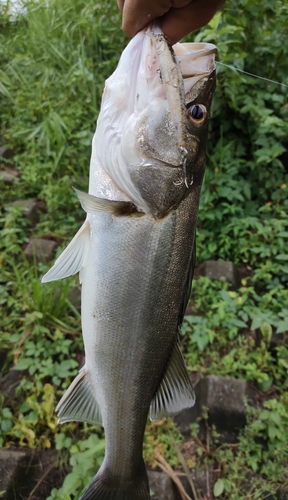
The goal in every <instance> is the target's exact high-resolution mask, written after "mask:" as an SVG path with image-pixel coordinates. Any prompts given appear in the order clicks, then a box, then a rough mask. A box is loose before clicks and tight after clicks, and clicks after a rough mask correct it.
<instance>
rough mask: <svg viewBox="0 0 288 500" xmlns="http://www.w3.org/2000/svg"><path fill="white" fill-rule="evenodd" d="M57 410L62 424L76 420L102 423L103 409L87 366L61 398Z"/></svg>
mask: <svg viewBox="0 0 288 500" xmlns="http://www.w3.org/2000/svg"><path fill="white" fill-rule="evenodd" d="M56 412H57V413H58V417H59V423H60V424H63V423H64V422H72V421H75V420H76V421H77V422H88V423H89V424H100V425H101V424H102V416H101V410H100V407H99V405H98V403H97V401H96V399H95V394H94V391H93V388H92V386H91V384H90V382H89V376H88V375H87V372H86V370H85V367H83V368H82V369H81V370H80V372H79V373H78V375H77V377H76V378H75V379H74V380H73V382H72V384H71V385H70V386H69V388H68V389H67V391H66V392H65V394H64V396H63V397H62V398H61V399H60V401H59V403H58V405H57V407H56Z"/></svg>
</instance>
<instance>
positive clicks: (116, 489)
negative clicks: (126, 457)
mask: <svg viewBox="0 0 288 500" xmlns="http://www.w3.org/2000/svg"><path fill="white" fill-rule="evenodd" d="M143 465H144V464H143ZM150 499H151V497H150V493H149V483H148V477H147V472H146V469H145V467H144V468H143V472H141V474H140V475H137V477H136V478H135V479H134V480H130V481H127V482H126V483H125V482H124V481H121V480H119V478H117V479H116V480H115V479H114V478H113V477H112V476H111V474H110V473H109V472H108V470H107V469H105V468H104V469H102V467H101V469H100V470H99V471H98V473H97V474H96V476H95V477H94V479H93V481H92V482H91V483H90V485H89V486H88V488H87V490H86V491H84V493H83V495H82V496H81V498H80V500H150Z"/></svg>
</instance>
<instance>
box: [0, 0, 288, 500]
mask: <svg viewBox="0 0 288 500" xmlns="http://www.w3.org/2000/svg"><path fill="white" fill-rule="evenodd" d="M24 8H25V12H26V14H25V15H24V16H22V15H17V14H16V15H14V14H13V15H12V14H11V10H9V3H8V6H5V5H4V4H3V3H0V59H1V68H0V117H1V118H0V119H1V142H2V141H3V142H4V143H5V144H7V145H8V146H10V147H11V148H12V149H13V150H14V151H15V153H16V156H15V157H14V159H13V162H14V163H15V165H16V167H17V169H18V171H19V172H20V177H19V178H18V179H17V180H16V182H15V184H14V185H13V186H12V187H11V186H8V187H7V186H6V185H4V184H3V185H1V192H2V193H3V195H4V196H3V200H4V198H5V200H4V202H5V206H4V207H3V208H4V209H5V210H3V211H2V213H1V225H2V232H1V242H0V244H1V258H0V266H1V276H0V278H1V279H0V305H1V308H2V311H3V315H2V319H3V321H2V323H1V347H4V348H5V349H7V351H9V354H8V357H7V361H6V364H5V365H4V368H3V370H4V372H5V376H7V373H8V368H10V369H15V370H18V371H21V373H22V379H21V382H20V383H19V385H18V387H17V390H16V395H17V403H16V404H15V405H14V406H13V407H12V405H11V402H10V401H8V400H7V401H6V400H5V399H4V398H3V397H1V399H0V445H1V446H6V447H9V446H10V445H11V444H13V445H17V446H25V447H27V446H28V447H30V448H38V449H42V448H51V447H55V448H56V449H57V450H58V451H59V453H60V455H61V457H62V458H61V460H62V462H63V466H64V469H65V470H66V469H67V467H68V470H69V473H68V475H67V477H66V479H65V481H64V484H63V486H62V487H61V488H60V489H59V490H56V489H54V490H53V491H52V492H51V494H50V497H49V499H48V500H52V499H53V500H72V498H74V497H75V495H77V496H80V494H81V492H82V491H83V490H84V489H85V488H86V487H87V485H88V483H89V482H90V480H91V479H92V477H93V476H94V474H95V473H96V471H97V470H98V468H99V466H100V465H101V462H102V459H103V455H104V439H103V436H102V434H101V432H100V431H99V429H93V428H92V429H91V428H89V427H88V426H85V425H84V426H83V425H82V424H75V423H71V424H65V425H63V426H62V427H61V430H59V427H58V426H57V418H56V416H55V413H54V410H55V406H56V404H57V401H59V399H60V397H61V395H62V394H63V391H64V390H65V389H66V388H67V387H68V386H69V384H70V383H71V380H72V379H73V377H74V376H75V374H76V373H77V369H78V365H79V361H80V360H81V356H82V353H83V344H82V338H81V326H80V315H79V313H78V312H77V311H76V309H75V307H73V305H72V304H71V301H70V299H69V294H70V291H71V290H72V289H73V288H75V286H76V281H75V279H71V280H70V279H69V280H65V281H63V282H60V283H59V282H57V283H55V284H53V283H52V284H45V285H41V284H40V279H39V277H40V276H41V275H43V274H44V273H45V272H46V271H47V265H46V264H45V265H44V264H41V263H40V264H38V265H37V264H36V263H34V264H32V265H31V263H28V262H26V261H25V259H24V258H23V248H24V245H25V244H26V243H27V241H28V239H29V237H31V236H41V235H51V236H53V238H55V239H57V240H58V241H60V242H61V245H62V246H63V247H64V246H65V244H66V243H67V242H68V241H69V240H70V239H71V238H72V236H73V235H74V234H75V232H76V231H77V229H78V228H79V226H80V224H81V221H82V220H83V218H84V216H83V213H82V211H81V209H80V207H79V203H78V201H77V199H76V197H75V196H74V195H73V192H72V190H71V187H72V185H74V186H77V187H79V188H81V189H83V190H85V189H86V188H87V182H88V170H89V160H90V154H91V138H92V133H93V132H94V128H95V120H96V118H97V114H98V112H99V107H100V101H101V96H102V91H103V86H104V80H105V78H107V77H108V76H109V75H110V74H111V73H112V71H113V70H114V68H115V66H116V64H117V61H118V59H119V56H120V54H121V52H122V50H123V47H124V45H125V44H126V42H127V38H126V37H125V35H124V34H123V32H122V31H121V28H120V26H121V19H120V17H121V16H120V13H119V11H118V8H117V3H116V1H114V0H113V1H112V0H111V1H109V2H102V3H96V4H95V3H93V2H89V1H88V2H87V1H86V2H85V3H83V2H82V0H73V2H72V3H71V0H70V1H67V0H57V2H56V1H55V0H49V6H48V4H47V2H44V1H43V0H39V1H37V2H36V1H35V2H34V0H29V1H27V2H26V1H25V6H24ZM287 16H288V4H287V0H285V1H284V2H281V1H280V0H276V1H274V2H271V0H263V2H261V3H258V4H257V3H255V2H254V1H253V0H240V1H238V2H236V1H235V0H231V1H230V2H226V4H225V5H224V7H223V9H222V12H221V13H218V14H217V15H216V16H215V17H214V19H213V20H212V21H211V22H210V23H209V25H208V26H206V27H204V28H203V29H202V30H201V31H199V32H198V33H196V35H195V34H193V35H191V36H190V37H188V39H190V40H195V41H211V42H215V43H216V45H217V47H218V59H219V64H218V66H217V74H218V84H217V91H216V95H215V98H214V103H213V110H212V121H211V125H210V135H209V141H208V152H207V170H206V175H205V182H204V187H203V190H202V197H201V207H200V212H199V224H198V229H197V232H198V236H197V242H198V243H197V252H198V260H199V262H200V261H203V260H206V259H225V260H231V261H233V262H234V263H237V264H239V265H245V266H249V268H250V270H252V275H251V277H249V278H246V279H244V280H242V283H241V287H240V289H239V290H237V291H235V290H232V289H231V287H229V285H228V284H227V283H223V282H212V281H210V280H208V279H207V278H200V279H199V280H197V281H195V282H194V284H193V290H192V297H191V303H190V306H189V307H190V313H189V315H188V316H187V317H186V319H185V322H184V324H183V327H182V340H183V351H184V355H185V358H186V360H187V363H188V366H189V368H190V369H191V370H195V371H199V372H201V373H202V374H210V373H214V374H219V375H225V376H232V377H241V378H244V379H246V380H248V381H249V382H250V384H253V385H254V386H256V387H257V388H258V389H259V390H261V391H262V404H261V405H260V406H259V408H253V407H250V406H247V415H248V421H247V425H246V427H245V428H244V430H243V432H242V434H241V435H240V436H239V440H238V442H237V443H236V444H235V446H233V445H232V446H230V445H221V446H219V443H218V442H217V435H216V433H215V430H213V429H212V430H209V432H208V440H209V442H208V443H201V442H200V441H199V438H198V434H197V431H198V426H197V424H195V425H194V427H193V429H194V430H193V436H194V439H195V443H196V452H195V454H194V455H193V456H192V457H191V456H190V458H189V459H188V461H187V463H188V465H189V467H191V468H192V467H198V466H202V465H204V466H206V465H207V464H213V465H214V466H215V470H217V472H216V473H215V474H216V476H215V477H216V482H215V486H214V496H215V497H216V498H221V499H224V500H226V499H227V500H228V498H229V500H230V499H231V500H234V499H235V500H242V499H243V500H244V498H245V499H246V498H251V499H256V498H264V496H265V494H266V493H267V491H271V494H275V492H276V490H277V489H279V488H280V487H282V486H283V487H284V486H287V468H285V466H286V464H287V445H286V443H287V438H288V436H287V428H288V425H287V424H288V421H287V420H288V417H287V410H286V409H287V403H288V401H287V396H286V392H287V385H288V384H287V380H288V377H287V370H288V348H287V343H286V344H285V343H282V344H280V343H279V345H276V346H275V335H278V336H279V337H281V336H282V335H283V334H285V333H287V331H288V291H287V276H288V263H287V237H288V202H287V191H288V175H287V165H286V166H284V163H285V156H283V153H284V152H285V150H286V148H287V137H288V120H287V113H288V107H287V89H286V88H285V87H281V86H280V85H277V84H275V83H269V82H266V81H264V80H259V79H256V78H253V77H251V76H248V75H245V74H243V73H239V72H237V71H236V70H235V69H231V68H230V67H227V66H224V65H221V64H220V63H224V64H225V65H230V66H233V67H237V68H239V69H242V70H244V71H247V72H250V73H253V74H257V75H259V76H262V77H264V78H265V77H266V78H268V79H272V80H276V81H279V82H283V83H286V84H287V80H286V79H287V57H288V39H287V36H285V35H286V31H287ZM286 162H287V159H286ZM4 166H5V167H6V166H7V167H9V166H11V165H10V164H9V162H8V161H7V162H5V165H4ZM30 198H38V199H40V200H42V201H45V202H46V205H47V209H48V212H47V213H44V214H41V217H40V222H39V223H38V224H37V226H36V227H35V228H33V227H32V226H31V224H30V223H29V222H28V221H27V219H25V217H23V209H21V208H20V207H18V206H13V205H9V203H11V202H13V201H15V200H17V199H30ZM3 204H4V203H3ZM59 252H60V249H59ZM139 286H141V283H139ZM279 337H278V338H279ZM276 338H277V337H276ZM273 339H274V340H273ZM272 340H273V342H274V344H273V346H272ZM272 347H273V348H272ZM204 417H205V416H204ZM206 417H207V415H206ZM206 417H205V418H206ZM205 418H204V420H205ZM206 421H207V418H206ZM206 423H207V422H206ZM169 431H170V433H171V434H172V438H171V435H170V434H169ZM93 432H95V433H94V434H93ZM175 442H176V443H178V448H179V449H181V446H182V445H183V442H182V437H181V435H180V434H179V431H178V429H177V427H176V426H175V425H174V424H173V422H172V421H171V420H168V421H167V423H163V422H161V423H160V425H159V424H158V423H156V424H155V423H154V424H151V425H149V426H148V427H147V431H146V433H145V441H144V456H145V460H146V462H147V463H148V464H150V465H151V466H155V461H154V458H155V457H154V454H155V450H157V451H158V452H159V453H160V454H163V455H165V458H166V459H167V460H168V461H169V463H170V464H171V465H173V466H175V467H179V466H180V462H181V461H180V462H179V454H178V452H176V450H175V446H174V443H175ZM217 474H218V476H217ZM249 475H250V476H251V475H253V479H251V477H250V476H249ZM249 477H250V479H249ZM244 486H245V488H244ZM0 496H1V492H0Z"/></svg>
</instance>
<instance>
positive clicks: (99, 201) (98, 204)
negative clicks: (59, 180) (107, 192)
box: [73, 188, 137, 215]
mask: <svg viewBox="0 0 288 500" xmlns="http://www.w3.org/2000/svg"><path fill="white" fill-rule="evenodd" d="M73 189H74V191H75V193H76V194H77V196H78V198H79V201H80V203H81V206H82V208H83V210H84V211H85V212H87V213H88V214H97V213H103V212H105V213H110V214H113V215H129V214H131V213H133V212H137V208H136V206H135V205H134V204H133V203H132V202H131V201H113V200H106V199H104V198H97V197H96V196H93V195H92V194H88V193H83V191H79V189H75V188H73Z"/></svg>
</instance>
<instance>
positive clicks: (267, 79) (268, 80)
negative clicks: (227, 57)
mask: <svg viewBox="0 0 288 500" xmlns="http://www.w3.org/2000/svg"><path fill="white" fill-rule="evenodd" d="M216 64H221V66H226V68H230V69H235V70H236V71H239V72H240V73H244V74H245V75H249V76H253V77H254V78H259V79H260V80H265V82H270V83H276V85H281V86H282V87H287V88H288V85H286V83H281V82H276V80H270V79H269V78H264V77H263V76H258V75H254V74H253V73H248V71H244V70H243V69H239V68H236V66H231V65H230V64H225V63H222V62H219V61H216Z"/></svg>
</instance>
